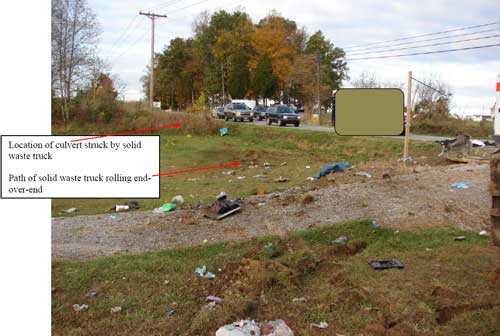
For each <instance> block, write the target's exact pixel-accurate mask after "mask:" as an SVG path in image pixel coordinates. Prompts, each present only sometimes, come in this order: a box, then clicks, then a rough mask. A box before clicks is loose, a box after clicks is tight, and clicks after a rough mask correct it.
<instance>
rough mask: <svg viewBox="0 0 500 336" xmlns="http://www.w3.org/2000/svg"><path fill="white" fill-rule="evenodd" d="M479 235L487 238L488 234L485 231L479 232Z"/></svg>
mask: <svg viewBox="0 0 500 336" xmlns="http://www.w3.org/2000/svg"><path fill="white" fill-rule="evenodd" d="M479 235H480V236H488V235H489V233H488V231H486V230H481V231H479Z"/></svg>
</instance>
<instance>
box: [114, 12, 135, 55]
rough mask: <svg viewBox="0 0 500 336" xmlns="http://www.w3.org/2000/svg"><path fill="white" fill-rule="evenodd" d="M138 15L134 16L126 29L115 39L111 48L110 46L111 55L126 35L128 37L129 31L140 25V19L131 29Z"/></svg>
mask: <svg viewBox="0 0 500 336" xmlns="http://www.w3.org/2000/svg"><path fill="white" fill-rule="evenodd" d="M138 17H139V16H138V15H135V16H134V17H133V19H132V21H130V22H129V24H128V25H127V27H126V28H125V30H124V31H123V32H122V34H121V35H120V36H119V37H118V38H117V39H116V40H115V42H113V44H112V45H111V48H110V55H111V54H114V53H115V49H116V47H117V46H118V43H119V42H122V41H124V40H125V39H126V37H128V35H129V33H131V32H132V31H134V29H136V28H137V27H138V26H139V25H138V24H139V21H137V23H136V25H135V26H134V27H133V28H132V29H131V27H132V24H133V23H134V22H136V20H137V18H138Z"/></svg>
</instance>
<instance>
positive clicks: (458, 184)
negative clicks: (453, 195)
mask: <svg viewBox="0 0 500 336" xmlns="http://www.w3.org/2000/svg"><path fill="white" fill-rule="evenodd" d="M450 188H451V189H469V184H467V182H456V183H452V184H451V185H450Z"/></svg>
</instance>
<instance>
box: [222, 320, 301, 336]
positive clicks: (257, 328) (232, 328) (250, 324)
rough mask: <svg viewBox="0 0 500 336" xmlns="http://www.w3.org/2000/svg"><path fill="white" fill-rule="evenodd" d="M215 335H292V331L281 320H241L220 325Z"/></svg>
mask: <svg viewBox="0 0 500 336" xmlns="http://www.w3.org/2000/svg"><path fill="white" fill-rule="evenodd" d="M215 336H293V331H292V329H290V328H289V327H288V326H287V325H286V323H285V321H283V320H275V321H269V322H264V323H258V322H255V321H253V320H241V321H238V322H234V323H231V324H227V325H225V326H223V327H220V328H219V329H218V330H217V331H216V332H215Z"/></svg>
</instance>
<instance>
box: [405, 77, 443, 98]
mask: <svg viewBox="0 0 500 336" xmlns="http://www.w3.org/2000/svg"><path fill="white" fill-rule="evenodd" d="M410 78H411V79H413V80H414V81H415V82H418V83H420V84H422V85H423V86H426V87H428V88H429V89H432V90H434V91H436V92H438V93H439V94H441V95H443V96H451V93H446V92H443V91H441V90H438V89H436V88H434V87H432V86H430V85H428V84H425V83H424V82H422V81H419V80H418V79H416V78H413V77H410Z"/></svg>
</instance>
